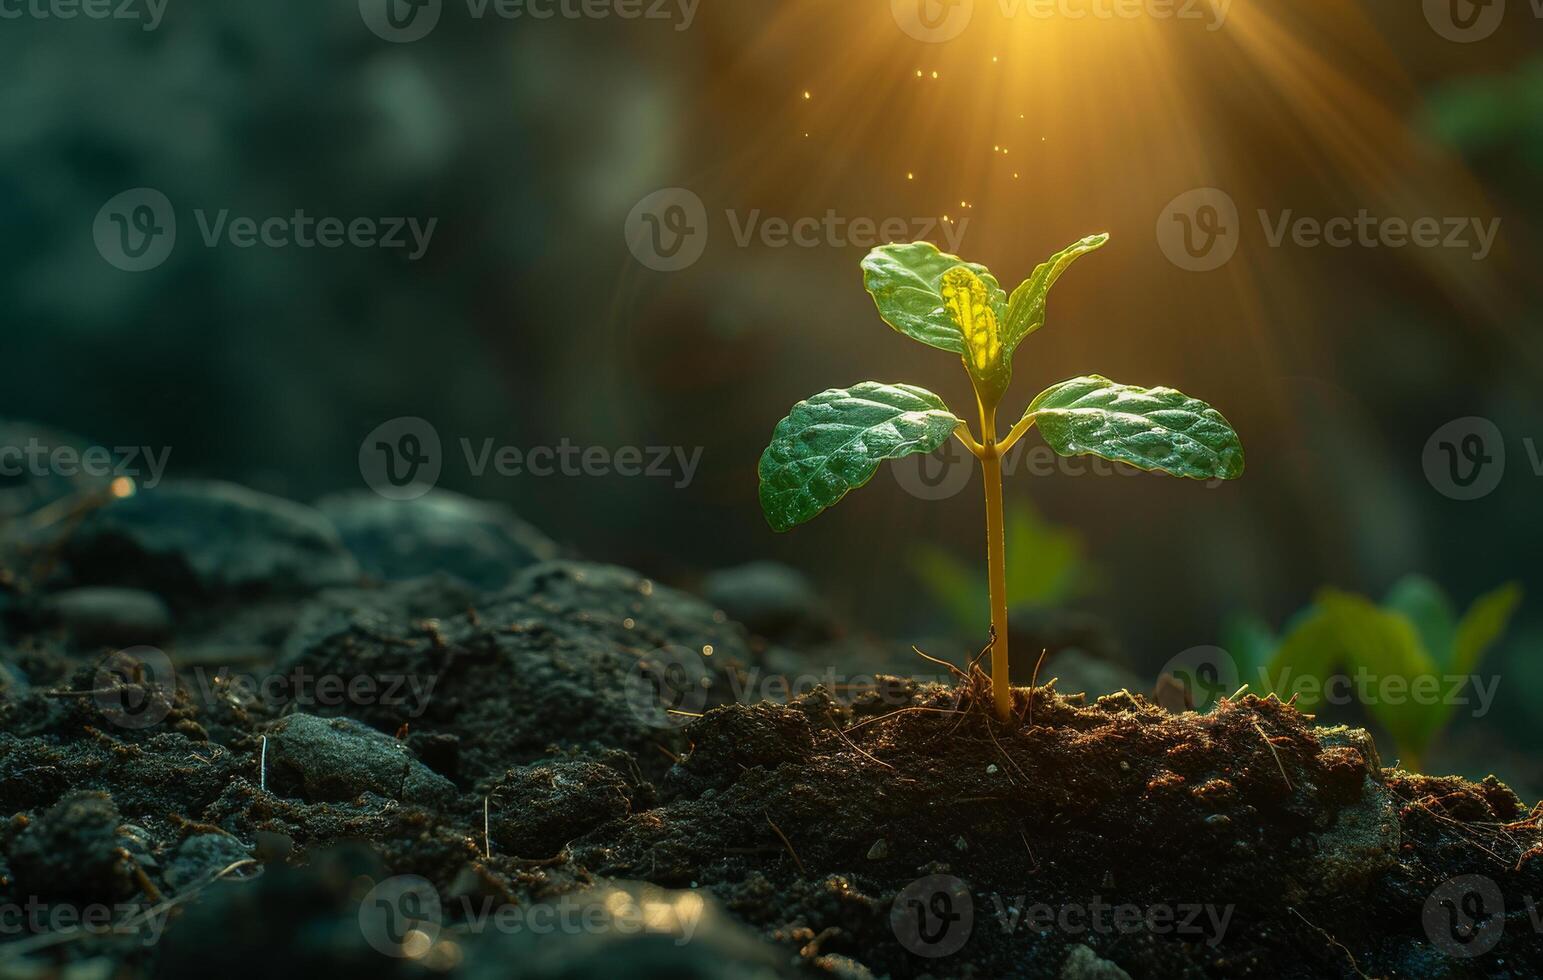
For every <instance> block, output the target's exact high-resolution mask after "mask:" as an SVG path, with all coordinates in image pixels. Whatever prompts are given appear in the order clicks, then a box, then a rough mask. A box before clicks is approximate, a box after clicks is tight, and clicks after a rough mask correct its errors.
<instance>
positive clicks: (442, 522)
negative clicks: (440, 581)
mask: <svg viewBox="0 0 1543 980" xmlns="http://www.w3.org/2000/svg"><path fill="white" fill-rule="evenodd" d="M316 507H317V509H318V510H320V511H321V512H322V513H323V514H325V515H326V516H327V517H328V518H330V519H331V521H332V523H333V524H334V525H336V526H337V529H338V532H339V533H340V534H341V535H342V536H343V541H344V543H345V544H346V545H347V546H348V548H349V550H351V551H352V552H353V554H354V556H355V557H356V558H357V559H358V561H359V564H360V566H361V567H363V569H364V571H365V573H366V574H368V575H370V576H372V577H374V578H377V579H382V580H385V581H388V582H390V581H399V580H402V579H412V578H418V577H421V576H425V575H431V574H433V573H435V572H447V573H449V574H451V575H454V576H456V577H457V578H460V579H462V580H464V581H466V582H468V583H470V584H471V585H474V586H476V587H477V588H479V589H485V590H491V589H498V588H502V587H503V586H505V585H507V584H509V582H510V580H511V579H512V578H513V577H514V574H515V573H516V572H518V571H519V570H520V569H522V568H524V567H526V566H527V565H532V564H535V563H536V562H538V561H545V560H547V559H550V558H554V557H556V555H557V546H556V545H554V544H553V543H552V542H551V541H550V540H548V539H547V537H546V536H545V535H544V534H542V533H541V532H540V531H538V530H536V529H535V528H533V527H531V526H530V525H529V524H526V523H525V522H523V521H521V520H520V519H519V518H517V517H515V516H514V515H513V514H512V513H510V511H509V510H508V509H507V508H505V507H502V506H500V505H498V504H493V503H488V502H485V501H480V500H473V499H472V498H470V497H463V496H461V495H460V494H457V493H451V492H450V491H448V490H431V491H430V492H428V493H427V494H425V495H423V496H422V497H418V498H416V499H414V500H388V499H386V498H385V497H382V496H380V495H379V494H376V493H373V492H371V491H368V490H359V491H355V492H351V493H343V494H335V495H332V496H328V497H323V498H322V499H321V500H319V501H317V502H316Z"/></svg>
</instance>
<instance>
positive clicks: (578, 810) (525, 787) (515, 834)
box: [488, 761, 632, 858]
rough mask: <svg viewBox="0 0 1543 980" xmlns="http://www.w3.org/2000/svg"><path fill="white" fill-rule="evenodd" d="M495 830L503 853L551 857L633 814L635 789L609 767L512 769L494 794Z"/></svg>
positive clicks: (566, 765)
mask: <svg viewBox="0 0 1543 980" xmlns="http://www.w3.org/2000/svg"><path fill="white" fill-rule="evenodd" d="M488 799H489V800H490V801H491V804H490V807H489V811H490V814H491V816H490V820H489V823H490V830H491V836H492V840H493V842H494V844H495V845H496V846H497V847H498V848H499V849H501V850H503V851H505V852H509V853H513V854H515V855H517V856H519V857H523V858H545V857H551V856H552V855H554V854H556V853H557V852H558V851H560V850H562V847H563V845H564V844H566V843H568V842H569V841H571V840H573V839H574V838H576V837H579V836H582V835H583V834H585V833H587V832H589V831H590V830H593V829H594V828H596V827H598V826H600V825H601V824H603V823H605V822H606V821H608V820H613V819H616V818H618V817H625V816H626V815H627V814H628V812H630V810H631V808H632V788H631V787H630V786H629V785H628V783H627V780H626V778H625V777H623V776H622V774H621V773H619V772H617V771H616V770H615V769H612V768H611V767H610V766H605V765H601V764H599V763H596V762H580V761H563V762H547V763H540V764H537V765H531V766H520V767H519V768H517V769H511V770H509V772H508V773H507V774H505V776H504V778H503V780H502V781H501V782H499V784H498V785H497V786H495V787H494V788H493V791H492V792H491V793H490V794H489V797H488Z"/></svg>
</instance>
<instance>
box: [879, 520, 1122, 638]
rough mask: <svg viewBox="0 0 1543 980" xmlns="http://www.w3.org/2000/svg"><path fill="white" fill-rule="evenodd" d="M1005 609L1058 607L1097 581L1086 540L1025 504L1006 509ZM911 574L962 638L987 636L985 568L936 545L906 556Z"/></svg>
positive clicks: (915, 549)
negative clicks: (978, 635) (1089, 558)
mask: <svg viewBox="0 0 1543 980" xmlns="http://www.w3.org/2000/svg"><path fill="white" fill-rule="evenodd" d="M1006 524H1007V608H1008V609H1016V608H1022V607H1038V608H1056V607H1060V606H1064V605H1066V604H1067V603H1068V602H1070V601H1071V600H1073V599H1076V598H1078V597H1079V596H1083V595H1086V594H1088V593H1089V592H1091V591H1093V590H1094V589H1095V588H1096V587H1097V585H1098V580H1099V574H1098V570H1097V568H1095V567H1094V565H1093V564H1092V562H1090V561H1089V560H1088V557H1087V549H1086V546H1085V545H1084V543H1083V540H1082V536H1081V535H1080V534H1078V533H1077V532H1076V531H1074V530H1072V529H1070V528H1067V527H1062V526H1060V525H1058V524H1053V523H1051V522H1050V521H1047V520H1045V518H1044V517H1043V516H1041V515H1040V513H1039V511H1037V510H1036V509H1035V508H1034V506H1033V505H1032V504H1030V503H1028V502H1027V501H1018V502H1014V503H1012V504H1010V505H1009V506H1008V508H1007V521H1006ZM907 565H908V566H909V567H910V570H911V573H912V574H913V575H915V576H916V578H917V579H918V580H919V581H920V582H921V583H922V585H923V586H924V587H925V588H926V590H927V591H928V593H930V594H931V596H932V599H933V601H934V602H935V603H936V604H937V605H938V606H939V607H940V608H941V609H942V610H943V612H944V613H945V614H946V615H947V616H948V619H949V622H950V623H951V624H952V625H953V627H954V629H955V630H956V631H957V632H959V633H960V634H961V635H966V636H975V635H977V634H983V633H984V631H985V628H986V624H987V623H989V622H990V621H991V609H990V604H989V599H988V593H987V589H986V565H985V563H984V562H982V561H980V560H979V559H978V558H975V559H971V560H968V561H966V560H963V559H960V558H959V557H958V556H956V555H954V554H953V553H952V552H950V551H947V550H945V549H943V548H939V547H937V546H936V545H928V544H918V545H915V546H914V547H912V548H911V549H910V551H909V552H908V554H907Z"/></svg>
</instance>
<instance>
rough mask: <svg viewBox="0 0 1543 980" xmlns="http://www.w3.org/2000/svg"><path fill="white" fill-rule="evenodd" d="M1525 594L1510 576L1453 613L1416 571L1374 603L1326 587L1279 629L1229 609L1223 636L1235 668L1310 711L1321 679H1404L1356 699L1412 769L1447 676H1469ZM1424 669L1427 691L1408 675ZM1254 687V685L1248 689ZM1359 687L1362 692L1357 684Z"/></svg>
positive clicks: (1445, 706)
mask: <svg viewBox="0 0 1543 980" xmlns="http://www.w3.org/2000/svg"><path fill="white" fill-rule="evenodd" d="M1521 598H1522V590H1521V587H1520V586H1519V585H1517V584H1516V583H1514V582H1511V583H1507V584H1505V585H1502V586H1500V587H1499V588H1497V589H1495V590H1493V591H1491V592H1488V593H1486V594H1484V595H1482V596H1480V597H1479V598H1477V599H1475V600H1474V601H1473V603H1472V604H1470V605H1469V606H1468V609H1467V611H1466V612H1464V613H1463V615H1462V616H1461V617H1459V616H1458V615H1457V613H1456V607H1455V605H1454V604H1453V603H1452V601H1451V600H1450V599H1449V598H1448V596H1447V595H1446V593H1445V592H1443V591H1442V589H1441V587H1440V586H1439V585H1437V584H1436V583H1434V582H1432V581H1431V580H1430V579H1428V578H1425V577H1424V576H1421V575H1407V576H1405V577H1404V578H1402V579H1400V580H1399V581H1398V582H1396V583H1394V585H1393V587H1392V589H1390V590H1389V591H1388V595H1387V597H1386V598H1385V599H1384V600H1383V602H1382V604H1381V605H1380V606H1379V605H1378V604H1377V603H1375V602H1373V601H1372V600H1370V599H1368V598H1366V597H1364V596H1360V595H1356V594H1354V593H1350V592H1342V591H1340V590H1338V589H1331V588H1325V589H1323V590H1321V591H1320V592H1319V593H1318V595H1317V597H1316V598H1315V599H1314V601H1313V604H1312V605H1310V606H1308V607H1307V608H1306V609H1303V610H1302V611H1301V612H1299V613H1297V614H1296V615H1295V616H1293V617H1292V618H1291V619H1290V620H1288V621H1287V623H1286V626H1285V630H1284V633H1283V635H1282V636H1280V637H1277V636H1276V635H1275V634H1274V633H1273V632H1271V630H1270V628H1269V626H1268V625H1267V624H1266V623H1264V622H1263V621H1262V620H1260V619H1258V618H1257V617H1254V616H1249V615H1240V616H1234V617H1233V618H1231V619H1230V620H1229V621H1228V622H1227V624H1226V625H1225V626H1224V627H1223V635H1222V645H1223V646H1224V647H1226V649H1228V650H1230V651H1231V652H1232V653H1233V655H1234V656H1235V657H1236V658H1237V661H1238V667H1239V670H1240V675H1239V676H1240V677H1241V678H1243V679H1244V680H1248V681H1249V682H1250V683H1251V684H1253V683H1254V680H1255V679H1257V680H1258V684H1259V685H1262V686H1263V687H1265V688H1266V689H1267V690H1269V691H1272V692H1273V693H1275V694H1276V695H1277V696H1279V697H1281V698H1283V699H1285V698H1289V697H1291V696H1292V695H1295V697H1296V706H1297V707H1298V708H1299V709H1301V710H1302V711H1304V712H1307V713H1312V712H1314V711H1315V710H1316V709H1317V708H1318V706H1319V705H1320V704H1321V703H1322V701H1323V700H1324V689H1325V686H1326V684H1327V682H1328V680H1329V679H1330V678H1331V677H1333V676H1334V675H1335V674H1336V673H1339V672H1345V671H1352V672H1357V673H1361V674H1364V675H1368V676H1370V677H1372V678H1375V679H1376V680H1377V681H1378V683H1379V688H1380V689H1381V690H1383V691H1386V690H1387V688H1386V687H1383V686H1381V681H1382V680H1383V679H1385V678H1402V679H1404V680H1405V681H1407V682H1409V687H1408V688H1405V692H1404V694H1402V695H1399V696H1393V697H1384V696H1380V695H1379V696H1375V697H1370V698H1365V697H1363V698H1362V701H1363V704H1364V707H1365V708H1366V710H1367V712H1368V713H1369V714H1370V715H1371V717H1372V718H1373V719H1375V720H1376V722H1377V723H1378V724H1379V725H1381V726H1382V727H1383V728H1384V729H1386V730H1387V732H1388V734H1389V735H1390V736H1392V738H1393V741H1394V744H1395V746H1396V748H1397V751H1398V758H1399V764H1400V765H1401V766H1402V767H1403V768H1406V769H1409V770H1412V771H1417V770H1419V769H1420V768H1421V766H1422V764H1423V762H1424V759H1425V757H1426V753H1427V752H1428V751H1429V749H1430V747H1431V746H1432V744H1433V743H1434V742H1435V740H1436V739H1437V738H1438V737H1439V736H1440V735H1441V733H1442V732H1443V731H1445V730H1446V728H1447V726H1448V724H1450V722H1451V721H1452V716H1453V713H1454V711H1455V710H1456V708H1457V707H1458V705H1459V704H1460V703H1463V702H1462V701H1461V700H1460V699H1459V698H1457V697H1454V696H1453V694H1454V692H1453V690H1452V686H1451V683H1450V681H1452V680H1454V679H1456V678H1468V677H1471V675H1473V673H1474V671H1475V670H1477V669H1478V666H1479V663H1480V661H1482V660H1483V659H1484V655H1485V654H1486V653H1488V652H1489V650H1490V649H1491V648H1492V647H1493V646H1494V644H1495V643H1496V641H1498V640H1499V639H1500V637H1501V636H1502V635H1503V634H1504V633H1505V631H1506V627H1507V626H1508V625H1509V623H1510V621H1511V617H1512V615H1513V614H1514V613H1515V612H1516V609H1517V606H1518V605H1519V604H1520V602H1521ZM1420 678H1431V679H1433V681H1432V682H1426V683H1425V684H1424V687H1425V689H1426V691H1427V693H1426V694H1424V695H1420V696H1416V695H1415V693H1414V691H1413V685H1414V682H1415V681H1416V680H1417V679H1420ZM1255 689H1256V690H1258V687H1257V686H1256V688H1255ZM1363 693H1364V692H1363Z"/></svg>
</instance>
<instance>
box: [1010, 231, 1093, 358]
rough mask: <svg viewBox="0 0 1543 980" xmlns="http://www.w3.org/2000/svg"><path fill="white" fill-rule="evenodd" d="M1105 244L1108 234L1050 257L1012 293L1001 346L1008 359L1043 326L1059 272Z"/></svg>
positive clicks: (1090, 236) (1090, 238) (1089, 237)
mask: <svg viewBox="0 0 1543 980" xmlns="http://www.w3.org/2000/svg"><path fill="white" fill-rule="evenodd" d="M1108 241H1109V236H1108V235H1107V234H1103V235H1089V236H1088V237H1087V238H1084V239H1083V240H1082V241H1080V242H1077V243H1076V244H1074V245H1071V246H1069V247H1068V248H1065V249H1062V250H1061V251H1059V252H1057V253H1055V254H1054V255H1052V256H1050V260H1049V261H1047V262H1044V263H1041V264H1040V265H1039V266H1037V267H1036V268H1035V269H1034V274H1033V275H1032V276H1030V277H1029V278H1027V279H1025V280H1024V281H1023V282H1022V283H1021V284H1020V285H1019V286H1018V288H1017V289H1015V290H1013V295H1012V299H1010V300H1009V301H1008V303H1007V319H1006V320H1005V321H1003V329H1002V344H1003V346H1005V347H1006V348H1007V356H1008V357H1012V356H1013V352H1014V351H1016V350H1017V349H1018V344H1019V343H1020V342H1021V341H1022V340H1023V338H1025V337H1027V336H1028V335H1029V334H1031V333H1033V332H1034V331H1036V330H1038V329H1039V328H1040V327H1043V326H1044V325H1045V299H1046V297H1047V295H1048V294H1049V292H1050V287H1051V286H1053V285H1055V281H1056V280H1057V279H1059V278H1061V273H1063V272H1065V271H1066V270H1067V268H1068V267H1069V266H1070V265H1071V264H1072V263H1073V262H1075V261H1077V260H1078V259H1079V258H1081V257H1082V256H1084V255H1086V254H1088V253H1089V252H1092V251H1095V250H1097V249H1100V248H1103V247H1104V244H1105V243H1106V242H1108Z"/></svg>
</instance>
